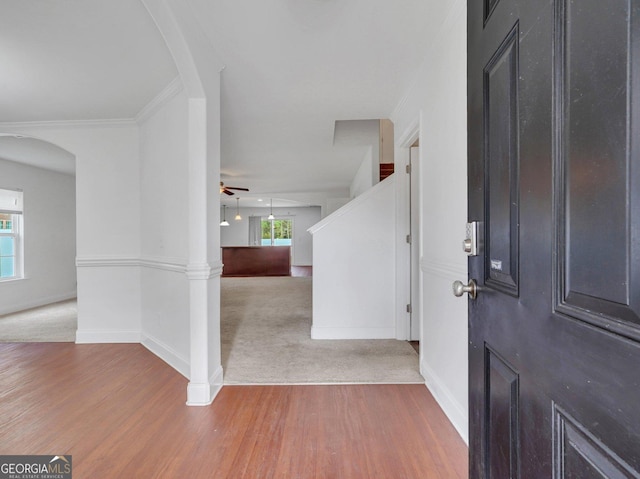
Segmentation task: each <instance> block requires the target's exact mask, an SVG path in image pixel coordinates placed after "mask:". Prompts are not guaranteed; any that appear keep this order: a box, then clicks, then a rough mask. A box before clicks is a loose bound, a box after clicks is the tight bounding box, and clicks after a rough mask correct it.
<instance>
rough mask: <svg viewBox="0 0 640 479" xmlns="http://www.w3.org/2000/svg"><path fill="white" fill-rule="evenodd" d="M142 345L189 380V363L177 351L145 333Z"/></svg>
mask: <svg viewBox="0 0 640 479" xmlns="http://www.w3.org/2000/svg"><path fill="white" fill-rule="evenodd" d="M141 343H142V345H143V346H144V347H145V348H147V349H148V350H149V351H151V352H152V353H153V354H155V355H156V356H158V357H159V358H160V359H162V360H163V361H164V362H165V363H167V364H168V365H169V366H171V367H172V368H173V369H175V370H176V371H178V372H179V373H180V374H182V375H183V376H184V377H185V378H187V379H189V372H190V367H189V361H187V360H186V359H184V358H183V357H181V356H180V355H179V354H178V353H177V352H176V351H174V350H173V349H172V348H170V347H169V346H167V345H166V344H164V343H163V342H162V341H160V340H158V339H156V338H154V337H152V336H149V335H148V334H145V333H142V341H141Z"/></svg>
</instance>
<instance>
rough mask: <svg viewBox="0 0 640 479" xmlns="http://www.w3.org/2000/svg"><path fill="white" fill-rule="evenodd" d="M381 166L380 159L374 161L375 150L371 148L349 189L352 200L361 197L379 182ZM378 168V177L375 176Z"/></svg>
mask: <svg viewBox="0 0 640 479" xmlns="http://www.w3.org/2000/svg"><path fill="white" fill-rule="evenodd" d="M379 165H380V162H379V161H378V159H377V158H375V159H374V157H373V149H372V148H371V147H369V148H368V149H367V152H366V153H365V155H364V157H363V158H362V162H361V163H360V167H359V168H358V171H357V172H356V176H354V178H353V181H351V186H350V187H349V194H350V195H351V198H355V197H356V196H360V195H361V194H362V193H364V192H365V191H367V190H369V188H371V187H372V186H373V185H375V184H376V183H377V182H378V178H379V174H380V173H379V168H380V166H379ZM376 168H377V169H378V170H377V171H378V175H377V176H376V175H375V172H376Z"/></svg>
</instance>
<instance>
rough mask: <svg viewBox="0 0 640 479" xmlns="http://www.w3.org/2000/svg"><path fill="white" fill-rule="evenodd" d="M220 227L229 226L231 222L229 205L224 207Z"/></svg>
mask: <svg viewBox="0 0 640 479" xmlns="http://www.w3.org/2000/svg"><path fill="white" fill-rule="evenodd" d="M220 226H229V222H228V221H227V205H222V221H221V222H220Z"/></svg>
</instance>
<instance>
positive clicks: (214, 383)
mask: <svg viewBox="0 0 640 479" xmlns="http://www.w3.org/2000/svg"><path fill="white" fill-rule="evenodd" d="M222 377H223V372H222V366H218V367H217V368H216V370H215V371H214V372H213V374H212V375H211V377H209V382H208V383H206V384H202V383H192V382H190V383H189V385H188V386H187V406H208V405H209V404H211V403H212V402H213V400H214V399H215V398H216V396H217V395H218V393H219V392H220V391H221V390H222Z"/></svg>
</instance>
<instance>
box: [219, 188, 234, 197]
mask: <svg viewBox="0 0 640 479" xmlns="http://www.w3.org/2000/svg"><path fill="white" fill-rule="evenodd" d="M222 192H223V193H224V194H225V195H229V196H233V195H234V194H235V193H234V192H233V191H229V190H228V189H227V188H224V189H223V190H222Z"/></svg>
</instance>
